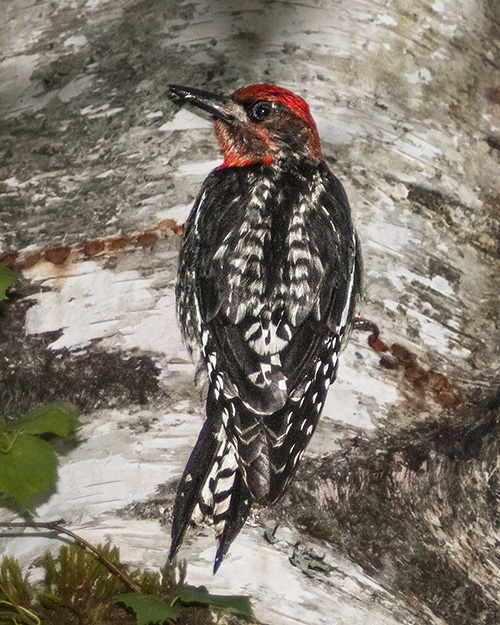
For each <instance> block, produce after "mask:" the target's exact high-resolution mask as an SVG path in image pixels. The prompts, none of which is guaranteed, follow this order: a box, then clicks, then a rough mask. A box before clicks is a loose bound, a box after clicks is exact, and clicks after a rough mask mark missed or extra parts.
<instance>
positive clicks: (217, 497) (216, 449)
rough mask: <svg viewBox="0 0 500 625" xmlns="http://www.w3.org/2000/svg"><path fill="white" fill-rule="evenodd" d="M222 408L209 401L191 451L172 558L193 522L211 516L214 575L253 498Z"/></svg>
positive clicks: (180, 489)
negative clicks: (222, 417) (215, 541)
mask: <svg viewBox="0 0 500 625" xmlns="http://www.w3.org/2000/svg"><path fill="white" fill-rule="evenodd" d="M220 413H221V406H220V404H219V403H218V402H216V401H215V400H212V401H210V400H209V401H208V402H207V419H206V421H205V423H204V425H203V428H202V430H201V432H200V435H199V437H198V440H197V442H196V445H195V447H194V449H193V451H192V452H191V456H190V457H189V460H188V463H187V465H186V468H185V469H184V473H183V475H182V478H181V481H180V484H179V487H178V489H177V496H176V498H175V503H174V510H173V521H172V543H171V547H170V555H169V558H170V559H172V558H173V557H174V556H175V555H176V553H177V551H178V549H179V547H180V546H181V544H182V541H183V538H184V535H185V533H186V530H187V528H188V526H189V524H190V523H191V521H192V520H193V521H199V520H200V519H201V518H204V517H207V516H208V517H210V516H211V517H212V518H213V521H214V526H215V533H216V537H217V543H218V544H217V553H216V556H215V563H214V573H216V572H217V570H218V568H219V566H220V565H221V563H222V560H223V558H224V555H225V554H226V553H227V551H228V549H229V546H230V545H231V543H232V542H233V540H234V539H235V538H236V536H237V535H238V533H239V532H240V530H241V528H242V527H243V525H244V524H245V521H246V519H247V517H248V514H249V512H250V508H251V505H252V497H251V495H250V491H249V490H248V487H247V486H246V484H245V481H244V479H243V476H242V473H241V470H240V468H239V466H238V463H237V460H236V454H235V451H234V448H233V446H232V444H231V443H230V442H229V441H228V439H227V437H226V433H225V429H224V427H223V425H222V420H221V418H220Z"/></svg>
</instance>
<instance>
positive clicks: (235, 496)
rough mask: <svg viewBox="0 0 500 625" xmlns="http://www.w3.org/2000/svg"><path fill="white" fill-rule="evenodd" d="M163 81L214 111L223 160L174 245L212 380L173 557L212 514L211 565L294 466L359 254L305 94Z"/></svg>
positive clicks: (346, 309)
mask: <svg viewBox="0 0 500 625" xmlns="http://www.w3.org/2000/svg"><path fill="white" fill-rule="evenodd" d="M169 90H170V92H171V93H172V94H173V96H174V98H176V99H181V101H184V102H186V103H188V104H190V105H192V106H194V107H195V108H197V109H200V110H201V111H203V112H204V113H205V114H208V115H209V116H210V117H211V118H212V119H213V121H214V128H215V133H216V136H217V138H218V141H219V143H220V147H221V150H222V155H223V158H224V160H223V163H222V164H221V165H220V166H219V167H217V168H216V169H215V170H213V171H212V172H211V173H210V174H209V175H208V177H207V178H206V180H205V182H204V183H203V185H202V187H201V190H200V192H199V194H198V196H197V199H196V201H195V202H194V205H193V208H192V210H191V212H190V215H189V217H188V219H187V221H186V224H185V227H184V233H183V240H182V244H181V250H180V255H179V268H178V277H177V285H176V302H177V304H176V306H177V316H178V320H179V324H180V328H181V331H182V334H183V338H184V341H185V344H186V346H187V349H188V351H189V353H190V355H191V358H192V359H193V362H194V363H195V365H196V366H197V368H198V370H201V371H205V372H206V374H207V376H206V377H207V380H208V390H207V397H206V419H205V421H204V424H203V427H202V428H201V432H200V434H199V437H198V440H197V442H196V444H195V447H194V449H193V451H192V453H191V456H190V457H189V460H188V462H187V465H186V468H185V470H184V473H183V475H182V478H181V480H180V484H179V486H178V490H177V495H176V498H175V502H174V506H173V513H172V515H173V522H172V536H171V538H172V541H171V549H170V558H171V559H172V558H173V557H174V556H175V555H176V554H177V552H178V549H179V548H180V546H181V544H182V542H183V539H184V536H185V532H186V530H187V528H188V527H189V526H190V524H192V523H193V522H194V523H195V524H197V523H198V522H199V521H200V520H201V519H203V518H206V517H208V518H210V517H212V519H213V524H214V529H215V535H216V540H217V549H216V555H215V562H214V567H213V572H214V574H215V573H216V572H217V570H218V568H219V566H220V565H221V562H222V560H223V558H224V556H225V555H226V554H227V552H228V549H229V546H230V545H231V543H232V542H233V540H234V539H235V538H236V536H237V535H238V533H239V532H240V530H241V529H242V527H243V525H244V524H245V521H246V519H247V517H248V515H249V513H250V510H251V507H252V505H253V504H254V503H258V504H261V505H271V504H273V503H275V502H276V501H277V500H278V499H279V498H280V497H281V496H282V495H283V493H284V492H285V490H286V489H287V486H288V485H289V482H290V480H291V479H292V477H293V476H294V474H295V472H296V470H297V466H298V464H299V461H300V458H301V456H302V454H303V452H304V450H305V449H306V447H307V445H308V443H309V441H310V439H311V436H312V435H313V433H314V431H315V429H316V426H317V423H318V420H319V418H320V415H321V412H322V409H323V406H324V403H325V399H326V395H327V391H328V389H329V387H330V385H331V384H332V383H333V382H334V381H335V379H336V376H337V369H338V359H339V353H340V350H341V348H342V347H343V346H344V344H345V343H346V341H347V339H348V336H349V335H350V331H351V330H352V327H353V325H354V323H355V314H356V310H357V307H358V305H359V301H360V297H361V290H362V278H361V276H362V259H361V250H360V244H359V240H358V237H357V234H356V231H355V229H354V226H353V223H352V218H351V209H350V206H349V202H348V199H347V196H346V193H345V191H344V188H343V186H342V184H341V182H340V181H339V180H338V178H337V177H336V176H335V175H334V174H333V173H332V172H331V171H330V169H329V168H328V166H327V164H326V162H325V159H324V157H323V153H322V149H321V143H320V138H319V134H318V130H317V126H316V123H315V122H314V119H313V117H312V115H311V112H310V109H309V106H308V104H307V103H306V101H305V100H304V99H303V98H302V97H300V96H299V95H296V94H295V93H293V92H292V91H290V90H288V89H286V88H283V87H278V86H275V85H269V84H256V85H251V86H248V87H242V88H239V89H237V90H236V91H234V93H232V94H231V95H230V96H227V95H220V94H217V93H211V92H208V91H204V90H201V89H197V88H191V87H184V86H180V85H169ZM202 114H203V113H202Z"/></svg>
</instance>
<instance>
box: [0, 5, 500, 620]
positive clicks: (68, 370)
mask: <svg viewBox="0 0 500 625" xmlns="http://www.w3.org/2000/svg"><path fill="white" fill-rule="evenodd" d="M2 10H3V12H4V14H5V15H6V18H5V19H4V20H3V21H2V22H1V23H0V111H1V113H2V115H3V117H4V125H3V129H2V136H1V137H0V139H1V141H2V145H3V147H4V156H3V160H2V162H1V163H0V177H1V180H2V182H0V224H1V228H0V252H1V251H4V252H13V251H17V252H19V255H18V256H17V259H16V263H17V268H18V269H19V270H21V271H22V272H23V275H24V276H25V278H26V280H27V282H25V283H23V284H22V285H21V287H20V294H21V296H22V297H21V298H20V299H18V300H17V301H15V302H13V303H12V304H10V305H9V306H8V307H6V309H5V310H6V312H5V314H4V317H3V319H2V333H4V336H5V337H6V340H5V342H4V344H3V345H2V346H1V347H0V357H2V359H3V360H2V366H3V367H4V368H3V370H2V372H1V373H0V399H1V405H0V412H2V411H3V412H10V413H12V414H15V412H16V410H18V409H19V410H21V409H22V408H23V407H27V406H29V405H30V404H31V403H32V402H36V401H43V400H45V399H52V398H57V399H63V398H66V399H71V400H73V401H74V402H75V403H77V404H80V405H81V407H82V409H83V411H84V421H85V425H84V426H83V428H82V432H81V441H82V442H81V443H80V445H78V446H77V447H76V448H75V449H73V450H72V451H71V452H69V453H68V455H67V456H65V457H64V458H63V460H62V463H61V472H60V476H61V477H60V481H59V486H58V491H57V493H55V494H54V495H53V496H51V497H50V498H49V499H47V500H46V501H45V502H44V503H43V504H42V505H40V508H39V513H40V515H41V516H42V518H47V519H51V518H56V517H65V518H66V519H67V520H68V521H69V522H70V523H71V526H72V528H74V529H76V530H78V531H81V532H82V534H84V536H85V537H86V538H88V539H90V540H93V541H95V542H99V541H102V540H105V539H108V538H109V539H110V540H112V541H113V542H115V543H117V544H119V545H120V547H121V549H122V555H123V556H124V558H125V559H127V560H129V561H131V562H133V563H136V564H144V565H161V564H162V563H163V562H164V560H165V558H166V554H167V549H168V535H167V534H166V533H165V532H164V531H163V530H162V529H161V527H160V524H159V521H158V520H157V518H155V515H156V516H157V515H158V512H157V509H158V506H159V505H160V504H162V505H164V506H166V507H167V509H168V506H169V505H171V502H172V497H173V492H174V491H173V489H174V485H175V481H176V479H178V478H179V476H180V473H181V471H182V468H183V464H184V462H185V460H186V458H187V456H188V454H189V451H190V449H191V447H192V445H193V444H194V441H195V439H196V436H197V432H198V430H199V428H200V425H201V416H200V414H201V413H200V411H201V404H200V402H199V399H198V396H197V393H196V391H195V389H194V387H193V384H192V381H191V380H192V375H193V368H192V367H191V366H190V365H186V364H183V363H182V362H180V359H183V358H184V359H185V358H187V354H186V352H185V350H184V348H183V347H182V344H181V341H180V337H179V333H178V330H177V328H176V325H175V315H174V299H173V284H174V280H175V269H176V255H177V251H178V246H179V236H178V234H176V232H175V224H174V222H165V221H162V220H165V219H173V220H176V222H177V223H182V222H183V221H184V219H185V217H186V216H187V213H188V211H189V205H190V203H191V201H192V199H193V197H194V195H195V194H196V192H197V189H198V188H199V185H200V184H201V181H202V180H203V178H204V176H205V175H206V174H207V173H208V172H209V171H210V170H211V169H212V168H213V167H214V166H215V165H216V164H218V162H219V161H218V160H217V159H218V146H217V142H216V139H215V136H214V134H213V130H212V128H211V124H210V123H208V122H206V121H205V120H202V119H200V118H198V117H196V116H194V115H193V114H191V113H189V112H188V111H186V110H181V111H178V112H176V114H175V116H173V112H174V109H173V108H172V106H171V104H170V103H169V102H168V101H167V94H166V84H167V83H169V82H173V83H179V84H187V85H192V86H197V87H201V88H207V89H212V90H221V91H225V92H230V91H232V90H234V89H236V88H237V87H240V86H243V85H246V84H251V83H257V82H272V83H276V84H280V85H281V86H284V87H287V88H290V89H292V90H294V91H296V92H298V93H300V94H301V95H303V96H304V97H305V98H306V99H307V101H308V102H309V104H310V106H311V109H312V112H313V115H314V117H315V119H316V120H317V123H318V127H319V131H320V135H321V137H322V145H323V151H324V153H325V156H326V158H327V160H328V162H329V163H330V165H331V168H332V170H333V171H334V172H335V173H336V175H337V176H338V177H339V178H340V179H341V180H342V182H343V183H344V185H345V187H346V190H347V193H348V196H349V198H350V200H351V204H352V207H353V213H354V219H355V222H356V224H357V227H358V230H359V233H360V236H361V240H362V244H363V250H364V262H365V301H364V306H363V311H362V312H363V314H364V315H365V316H366V317H368V318H370V319H372V320H373V321H376V322H377V323H378V324H379V326H380V329H381V332H382V339H383V340H384V341H385V343H387V344H388V345H392V344H393V343H400V344H402V345H403V346H404V347H405V348H406V349H407V350H408V351H409V352H410V353H411V354H413V355H414V357H415V358H416V359H417V361H416V362H417V366H414V365H412V366H406V367H405V365H404V362H403V361H404V358H405V354H404V353H402V352H401V351H400V352H397V350H393V352H392V354H390V355H389V356H388V357H387V358H386V363H388V364H393V365H394V366H396V365H397V364H398V361H397V359H396V358H395V356H399V366H398V368H396V369H388V368H386V367H383V366H380V365H379V359H380V354H377V353H375V352H374V351H372V350H370V349H369V347H368V346H367V345H366V338H365V337H363V336H362V335H355V336H354V337H353V340H352V342H351V344H350V345H349V347H348V348H347V349H346V351H345V352H344V353H343V355H342V359H341V365H340V375H339V380H338V381H337V382H336V384H335V386H334V387H333V388H332V390H331V392H330V396H329V399H328V402H327V405H326V407H325V411H324V416H323V419H322V421H321V424H320V427H319V428H318V432H317V433H316V435H315V437H314V439H313V442H312V444H311V446H310V448H309V454H308V458H307V460H306V462H305V463H304V468H303V470H302V472H301V474H300V479H299V480H297V481H296V483H295V485H294V486H293V488H292V491H291V494H290V497H289V498H288V499H287V500H285V502H284V503H283V504H282V505H280V506H278V507H276V508H275V509H271V510H269V511H267V512H263V511H257V512H256V514H255V515H254V518H253V520H252V522H251V523H249V524H247V527H246V528H245V529H244V530H243V532H242V534H241V535H240V536H239V537H238V539H237V540H236V542H235V543H234V545H233V546H232V548H231V551H230V554H229V557H228V558H227V561H226V562H225V563H224V564H223V566H222V568H221V570H220V572H219V574H218V575H217V576H216V577H215V578H212V577H211V573H210V571H211V561H212V559H213V554H214V546H213V536H212V532H211V530H210V529H205V530H203V531H202V532H201V534H200V535H199V536H198V537H197V538H196V539H193V540H187V541H186V547H185V548H183V550H182V552H181V556H183V557H186V558H188V559H189V561H190V563H191V564H190V567H189V569H188V580H189V581H190V582H191V583H203V584H206V585H207V586H209V587H210V589H211V590H213V591H215V592H234V593H241V592H245V593H250V594H252V596H253V598H254V602H255V606H256V612H257V615H258V616H259V618H261V619H262V620H264V621H266V622H269V623H273V625H280V624H282V623H283V624H285V623H315V624H317V623H328V624H329V625H331V624H340V623H350V624H352V623H356V624H358V623H359V624H365V623H366V624H368V623H370V624H372V623H380V624H381V625H382V624H383V625H389V624H391V625H392V624H396V623H397V624H399V625H402V624H403V623H412V624H413V623H415V624H417V623H418V624H419V625H420V624H423V623H443V622H446V623H448V624H449V625H458V624H459V623H460V624H461V623H464V624H465V623H472V622H474V623H495V622H498V619H499V618H500V617H499V608H498V600H497V597H498V590H499V582H500V576H499V571H498V560H497V557H496V555H495V550H496V548H497V547H498V539H499V537H498V521H497V518H498V517H497V513H498V510H497V503H496V502H497V499H496V497H497V496H498V492H499V491H498V486H497V484H498V479H497V477H496V475H497V470H498V465H497V447H496V443H495V440H496V437H497V434H498V432H497V425H496V418H495V417H496V411H497V409H498V408H497V404H496V403H495V402H494V401H493V400H495V399H496V384H497V379H498V370H499V364H500V358H499V353H500V341H499V333H498V325H499V321H500V318H499V312H498V311H499V297H500V296H499V294H500V280H499V275H500V272H499V253H500V246H499V242H498V241H499V233H500V228H499V221H498V197H499V195H500V164H499V152H498V146H499V145H500V143H499V134H500V130H499V128H500V106H499V104H500V95H499V86H498V85H500V68H499V61H498V59H499V54H498V52H499V50H498V41H499V27H500V6H499V5H498V4H497V3H495V0H482V1H479V2H478V1H477V0H434V1H433V2H431V1H430V0H423V1H420V2H416V1H415V2H399V1H398V0H378V1H374V0H338V1H333V0H318V1H316V2H312V3H311V4H304V3H299V2H264V1H263V0H262V1H261V2H250V3H249V2H240V1H238V2H232V3H226V2H222V1H220V0H207V1H203V2H202V1H199V2H191V3H188V2H178V1H174V0H168V1H167V0H165V1H164V2H158V1H154V0H143V1H139V0H128V1H125V0H113V2H106V1H105V0H88V1H86V2H85V1H83V0H73V1H71V2H70V1H69V0H68V1H63V0H58V2H48V1H45V0H43V1H42V2H37V3H34V4H33V3H29V2H27V1H23V0H15V1H11V2H6V1H5V0H4V2H3V3H2ZM495 146H496V147H495ZM172 228H173V230H172ZM145 232H146V233H153V235H152V236H150V238H148V237H147V236H146V237H142V238H141V235H142V234H144V233H145ZM116 237H122V239H120V240H119V241H117V240H116ZM138 237H139V238H138ZM155 237H156V239H155ZM102 240H104V245H100V244H95V243H94V244H93V245H89V242H95V241H102ZM58 246H69V247H68V249H63V250H61V249H59V250H58V249H56V250H55V251H54V249H53V248H57V247H58ZM47 250H51V251H49V253H48V254H47ZM67 254H69V256H68V257H67V258H66V259H65V258H64V257H65V256H66V255H67ZM44 255H45V256H44ZM9 258H10V259H11V260H12V258H13V256H11V257H9ZM50 259H52V260H54V259H55V260H57V262H56V263H54V262H51V260H50ZM33 287H34V288H33ZM28 304H30V305H31V307H30V308H29V309H28V310H26V309H27V307H28ZM25 314H26V322H25V326H24V330H23V332H25V335H24V336H23V335H22V334H20V332H19V328H20V327H22V326H23V323H24V315H25ZM2 341H3V339H2ZM406 357H407V355H406ZM7 359H8V363H10V365H12V363H16V364H15V366H14V369H15V372H14V373H12V370H11V369H9V366H10V365H8V364H7ZM430 371H436V372H437V373H439V374H443V375H444V376H446V379H445V378H442V377H439V376H437V377H436V376H435V375H434V376H431V378H429V372H430ZM16 380H17V381H16ZM446 380H447V381H446ZM445 384H447V385H448V386H446V387H444V386H443V385H445ZM440 385H441V386H440ZM488 400H491V401H490V403H489V404H488V403H487V402H488ZM354 439H356V445H357V446H353V445H352V441H353V440H354ZM374 476H375V477H376V478H377V479H375V477H374ZM377 480H378V481H377ZM373 483H377V484H379V485H381V487H380V488H375V487H373ZM161 485H164V487H163V488H161V489H160V490H158V488H159V487H160V486H161ZM384 497H385V499H384ZM294 506H295V507H294ZM300 506H302V507H304V506H305V508H304V509H306V511H307V509H308V508H309V507H310V508H311V510H312V516H314V515H316V516H315V518H320V517H321V518H322V519H323V520H324V519H326V520H327V521H328V522H329V523H330V525H329V526H328V528H327V531H328V532H330V534H331V533H332V532H333V533H335V532H337V534H338V535H337V534H336V538H335V540H334V543H335V544H336V546H332V544H330V543H327V542H324V541H323V542H320V541H318V540H317V539H316V540H315V539H312V538H311V537H310V536H309V535H308V533H306V532H304V533H300V532H299V531H298V530H297V529H294V522H295V521H296V520H297V518H296V517H301V518H303V517H304V509H302V510H301V509H299V508H300ZM370 506H372V508H370ZM124 510H127V511H128V513H127V514H126V515H124V514H123V511H124ZM381 510H382V512H381ZM151 511H153V512H151ZM338 511H340V512H341V513H342V514H343V515H344V517H342V516H341V514H340V512H338ZM1 514H2V516H3V517H4V518H7V517H8V513H7V512H6V511H5V510H3V511H2V512H1ZM294 515H295V516H294ZM273 518H282V519H283V518H284V519H285V520H282V523H281V525H280V527H279V528H278V530H277V538H278V542H277V543H276V544H274V545H269V544H267V543H266V542H265V541H264V539H263V537H262V532H263V525H264V521H265V520H268V519H273ZM311 518H312V517H311ZM342 519H344V521H343V520H342ZM354 519H356V524H354ZM167 520H168V514H167ZM310 520H311V519H310ZM395 520H397V524H394V523H393V522H394V521H395ZM342 523H344V525H342ZM377 524H380V526H379V528H378V527H377ZM327 525H328V523H327ZM309 529H310V527H309ZM330 537H331V536H330ZM391 537H392V538H391ZM0 540H1V543H2V547H4V548H5V551H6V552H7V553H15V555H16V556H17V557H21V558H22V560H23V561H24V562H25V563H27V562H28V561H29V560H30V558H32V557H33V556H35V555H37V554H39V553H40V551H41V549H42V548H43V547H42V545H43V546H45V543H46V541H45V540H44V539H42V538H40V539H33V538H15V539H9V540H7V539H5V538H3V539H0ZM299 540H300V541H302V542H303V543H304V544H305V545H314V546H315V548H316V549H317V550H319V551H321V552H325V553H326V561H327V562H328V563H329V564H331V565H332V566H333V567H334V569H333V571H332V572H330V573H329V574H327V573H316V574H315V577H313V578H309V577H307V576H305V575H304V574H302V573H301V572H300V570H299V569H298V568H296V567H293V566H292V565H291V564H290V562H289V560H288V558H289V556H291V555H292V553H293V547H292V545H293V544H294V543H295V542H297V541H299ZM398 554H399V556H400V557H398ZM430 554H437V559H436V558H433V557H431V556H430ZM438 564H439V566H438ZM361 567H364V570H365V572H363V569H362V568H361ZM426 567H428V569H429V570H426ZM426 576H427V583H426V580H425V578H426ZM439 576H442V577H443V578H445V579H447V580H453V583H455V585H456V587H457V588H458V590H456V591H455V590H453V589H452V588H451V587H450V585H449V584H448V585H447V584H446V583H444V582H443V586H442V590H441V591H440V588H439V586H440V582H439V579H438V578H439ZM401 580H403V583H402V582H401ZM460 590H463V594H464V595H465V596H466V597H467V605H466V606H465V607H464V606H463V605H462V604H461V596H462V593H461V592H459V591H460ZM400 591H403V592H400ZM454 593H456V596H455V595H454Z"/></svg>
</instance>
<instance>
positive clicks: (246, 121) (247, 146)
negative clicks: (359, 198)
mask: <svg viewBox="0 0 500 625" xmlns="http://www.w3.org/2000/svg"><path fill="white" fill-rule="evenodd" d="M170 89H171V91H173V92H174V93H176V94H177V95H180V96H182V97H184V98H185V99H186V100H188V101H190V102H191V103H192V104H194V105H196V106H198V107H199V108H202V109H204V110H205V111H208V112H209V113H211V114H212V115H213V117H214V118H215V132H216V134H217V138H218V139H219V143H220V145H221V148H222V153H223V154H224V164H223V166H224V167H229V166H244V165H248V164H251V163H266V164H271V163H274V162H278V161H286V160H287V159H307V160H309V161H310V162H319V161H321V160H322V158H323V157H322V154H321V146H320V141H319V135H318V130H317V128H316V124H315V123H314V120H313V118H312V116H311V113H310V111H309V106H308V105H307V102H306V101H305V100H303V99H302V98H301V97H300V96H298V95H295V94H294V93H292V92H291V91H289V90H288V89H283V88H281V87H275V86H273V85H252V86H250V87H243V88H242V89H238V90H236V91H235V92H234V93H233V94H232V95H231V96H230V97H229V98H227V97H223V96H217V95H214V94H211V93H207V92H205V91H199V90H198V89H191V88H188V87H179V86H176V85H171V86H170Z"/></svg>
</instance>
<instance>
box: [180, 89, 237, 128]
mask: <svg viewBox="0 0 500 625" xmlns="http://www.w3.org/2000/svg"><path fill="white" fill-rule="evenodd" d="M168 88H169V89H170V91H171V92H172V93H174V94H175V95H176V96H179V97H180V98H183V99H184V100H186V101H187V102H189V103H190V104H193V105H194V106H197V107H198V108H200V109H202V110H204V111H206V112H207V113H210V115H213V117H215V118H216V119H221V120H223V121H226V122H232V121H235V120H236V119H237V118H238V112H239V111H238V110H237V107H238V105H237V104H236V102H234V101H233V100H230V99H229V98H227V97H226V96H223V95H218V94H216V93H210V92H208V91H202V90H201V89H195V88H193V87H181V86H180V85H168Z"/></svg>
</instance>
